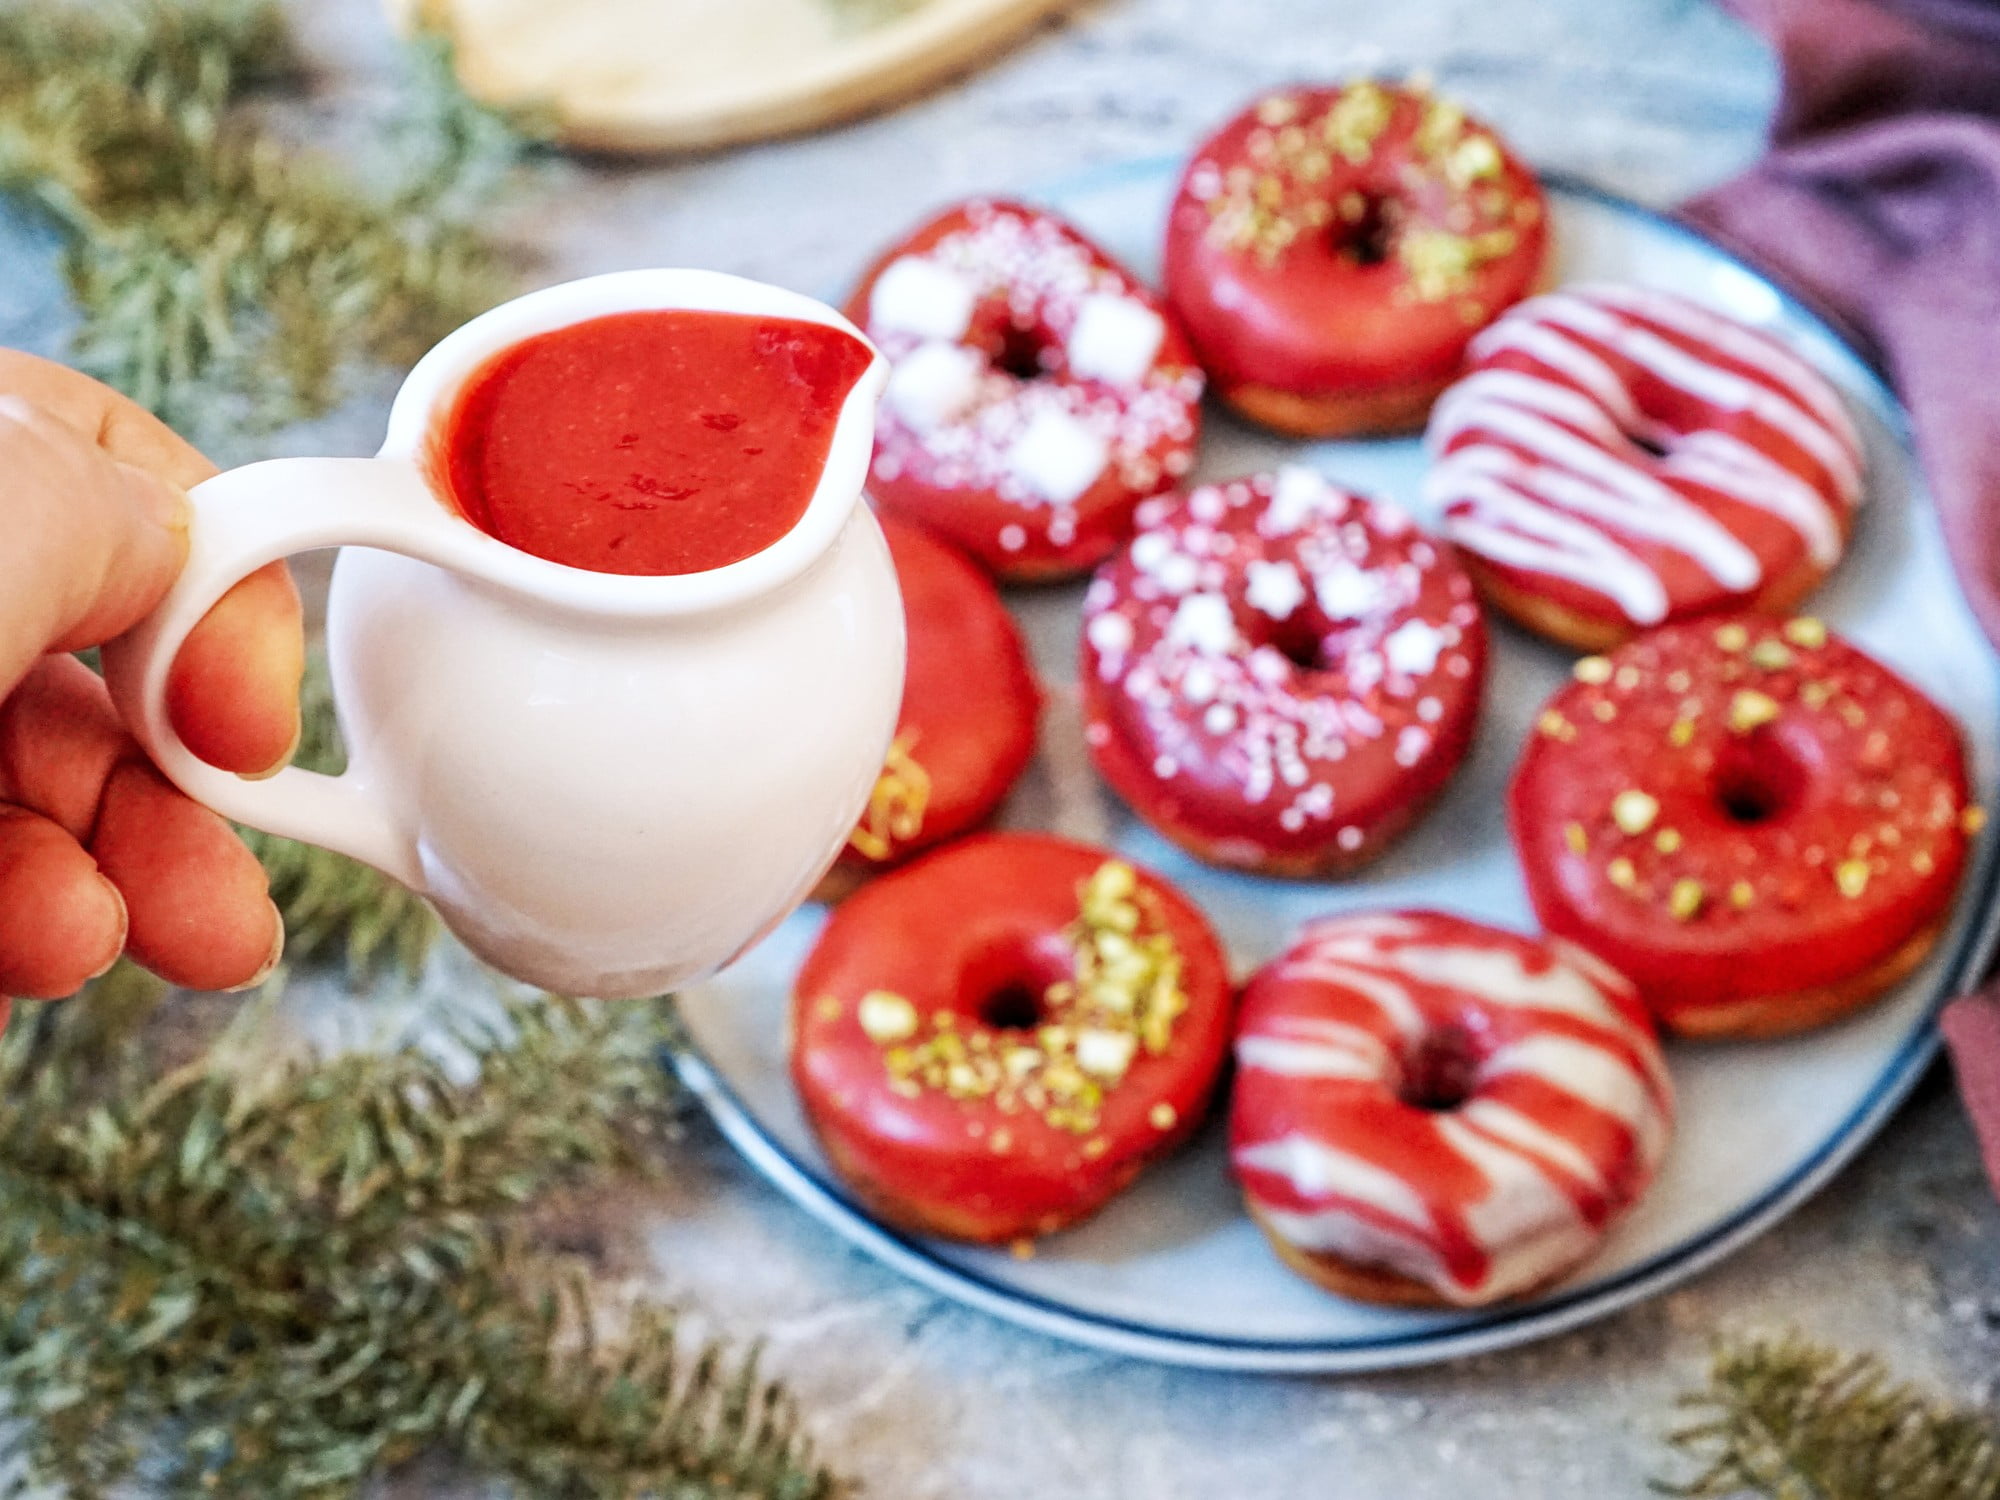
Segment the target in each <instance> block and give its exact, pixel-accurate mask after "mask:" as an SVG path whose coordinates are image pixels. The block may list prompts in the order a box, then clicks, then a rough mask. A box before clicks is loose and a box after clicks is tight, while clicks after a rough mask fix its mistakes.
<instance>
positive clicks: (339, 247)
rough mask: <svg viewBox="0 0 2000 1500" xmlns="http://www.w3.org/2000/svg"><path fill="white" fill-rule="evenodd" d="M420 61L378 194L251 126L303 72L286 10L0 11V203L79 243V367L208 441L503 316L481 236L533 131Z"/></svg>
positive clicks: (67, 2) (45, 3) (318, 408)
mask: <svg viewBox="0 0 2000 1500" xmlns="http://www.w3.org/2000/svg"><path fill="white" fill-rule="evenodd" d="M445 47H446V44H445V43H444V42H443V41H441V40H440V39H437V38H435V37H427V38H424V39H422V40H421V41H420V43H419V45H418V46H417V47H416V48H415V49H414V50H413V57H414V59H415V64H416V65H415V66H414V68H413V69H412V73H413V88H412V90H411V92H412V96H413V99H414V101H415V102H414V103H413V105H412V107H411V109H410V111H409V118H408V122H407V125H406V127H405V128H401V129H398V130H395V131H392V132H391V133H390V134H391V145H392V146H393V147H394V148H395V149H394V153H393V156H394V159H393V160H392V161H391V163H390V164H389V166H388V168H387V172H386V175H387V177H388V179H389V182H388V186H387V187H386V188H385V189H382V190H378V191H372V192H371V191H368V190H366V189H364V188H363V187H361V186H359V185H357V184H356V183H355V182H354V181H352V180H351V179H350V178H349V177H348V176H347V175H346V174H345V173H343V172H341V171H339V170H337V169H336V168H335V167H334V166H333V164H332V163H330V162H329V161H327V160H325V159H324V158H322V157H320V156H319V155H317V154H314V153H311V152H306V151H301V150H299V149H296V148H294V147H291V146H289V145H288V144H286V143H284V142H283V141H281V140H280V139H279V138H278V137H276V136H275V135H274V134H272V133H271V132H270V131H269V130H267V129H266V128H264V127H263V126H262V125H261V124H260V123H259V122H258V120H257V119H256V117H255V114H254V112H246V111H245V110H243V109H242V108H240V107H239V106H240V105H241V104H242V103H243V102H244V101H245V100H246V99H247V98H249V97H250V96H251V95H252V94H253V93H254V91H255V90H256V88H257V87H258V86H260V85H262V84H264V83H266V82H268V81H270V80H271V79H272V78H273V77H275V76H278V75H281V74H283V73H284V72H286V71H287V70H289V69H291V68H292V67H294V66H295V64H294V62H293V58H292V52H291V48H290V43H289V39H288V34H287V32H286V30H285V27H284V24H283V19H282V15H281V13H280V11H279V9H278V7H277V6H276V4H275V3H274V0H95V3H89V4H85V3H82V0H35V3H27V4H14V5H8V6H0V192H5V193H8V194H11V195H13V196H15V197H17V198H19V199H22V200H24V201H28V202H31V203H33V204H35V205H38V206H39V207H40V209H41V210H42V211H43V213H44V214H45V215H46V217H47V218H48V219H49V220H50V221H51V222H52V223H53V224H55V225H56V227H57V228H58V230H59V231H60V233H61V235H62V237H63V241H64V251H63V267H64V271H65V273H66V275H67V278H68V281H69V284H70V287H71V290H72V293H73V295H74V298H75V301H76V304H77V308H78V311H79V313H80V317H81V321H80V326H79V328H78V330H77V333H76V335H75V340H74V344H73V348H72V356H73V358H74V359H75V360H76V362H77V363H79V364H80V365H82V366H83V367H84V368H86V369H89V370H90V371H91V372H92V373H93V374H96V375H98V376H100V377H102V378H103V379H105V380H107V381H108V382H109V383H111V384H113V385H115V386H117V387H118V388H119V389H121V390H123V391H125V392H126V393H128V394H129V395H131V396H132V397H133V398H134V399H136V400H138V401H139V402H141V403H142V404H143V405H145V406H148V407H150V408H151V409H152V410H154V411H156V412H157V413H159V414H160V415H161V416H162V417H164V418H165V419H166V420H167V421H168V422H170V423H171V424H173V425H175V426H177V427H179V428H181V429H182V430H183V431H184V432H185V433H187V435H188V436H190V437H191V438H193V439H195V440H196V441H198V442H203V441H207V442H213V441H216V440H218V439H220V438H223V437H225V436H231V437H233V436H236V435H239V434H241V433H242V432H243V431H244V430H245V429H246V428H247V429H252V430H254V429H258V428H265V427H269V426H272V425H275V424H277V423H280V422H283V421H287V420H291V419H294V418H298V417H303V416H310V415H316V414H318V413H320V412H323V411H325V410H326V409H327V408H328V407H329V406H330V405H331V404H332V403H333V401H334V400H335V399H336V397H337V396H338V394H339V389H340V381H341V377H342V375H343V374H344V373H345V372H346V371H347V370H348V369H349V368H350V367H351V366H352V365H353V364H354V363H355V362H357V361H367V360H379V361H385V362H391V363H401V362H407V361H408V360H410V359H412V358H414V357H415V356H416V355H417V354H418V353H420V352H421V351H422V350H423V349H424V348H425V347H427V346H428V345H429V344H430V343H432V342H434V341H435V340H436V339H437V337H438V336H440V335H441V334H442V333H444V332H446V331H448V330H449V329H451V328H452V327H455V326H456V325H457V324H458V323H460V322H462V321H464V320H465V319H466V318H467V317H469V316H471V315H472V314H474V313H476V312H479V311H481V310H483V309H484V308H486V307H488V306H490V305H492V303H494V302H495V301H497V300H499V299H500V297H501V296H502V295H504V292H505V285H506V277H505V273H504V270H503V267H502V265H501V261H500V257H499V255H498V252H497V251H496V250H495V248H494V247H493V246H492V245H491V244H490V243H489V241H488V240H487V238H486V237H485V236H484V235H483V234H482V233H481V232H480V231H479V230H478V229H477V228H475V227H474V226H473V224H472V223H471V222H470V218H469V215H470V214H471V212H472V211H473V209H475V208H476V207H478V206H480V205H482V204H483V203H484V202H485V201H486V200H487V198H488V197H489V196H490V194H491V192H492V190H493V189H494V188H495V187H496V186H497V185H498V184H499V183H500V182H501V181H502V180H504V178H505V175H506V172H507V169H508V168H509V167H510V166H511V165H512V164H513V163H514V162H515V161H516V160H518V159H519V157H520V154H521V152H522V149H523V145H524V136H523V134H522V133H521V131H519V130H517V129H515V128H513V127H512V126H511V125H510V124H508V123H507V122H505V121H503V120H502V119H501V118H500V117H499V116H497V115H494V114H493V113H492V112H490V111H487V110H485V109H484V108H483V107H482V106H479V105H477V104H474V103H473V102H472V101H470V100H468V99H466V98H465V96H464V95H463V94H462V93H461V92H460V91H459V90H458V89H457V87H456V85H455V84H454V83H452V82H451V81H450V68H449V66H448V63H446V62H443V61H442V59H443V56H444V51H445Z"/></svg>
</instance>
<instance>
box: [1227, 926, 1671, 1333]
mask: <svg viewBox="0 0 2000 1500" xmlns="http://www.w3.org/2000/svg"><path fill="white" fill-rule="evenodd" d="M1236 1062H1237V1068H1238V1072H1237V1076H1236V1084H1235V1093H1234V1102H1233V1104H1232V1107H1231V1117H1230V1158H1231V1161H1232V1163H1233V1164H1234V1166H1235V1169H1236V1173H1237V1176H1238V1177H1239V1178H1240V1179H1241V1180H1242V1183H1243V1190H1244V1192H1245V1194H1246V1195H1247V1196H1248V1198H1249V1201H1250V1206H1251V1208H1252V1209H1253V1210H1254V1211H1255V1213H1256V1215H1257V1218H1258V1220H1259V1222H1260V1223H1261V1224H1262V1225H1263V1227H1264V1229H1265V1232H1266V1233H1268V1234H1270V1235H1271V1236H1272V1238H1273V1240H1274V1241H1275V1242H1276V1243H1277V1245H1278V1246H1279V1248H1280V1250H1281V1251H1283V1252H1284V1254H1285V1255H1286V1258H1287V1259H1288V1260H1289V1261H1291V1262H1293V1263H1294V1264H1295V1265H1297V1267H1298V1269H1300V1270H1301V1271H1303V1272H1304V1273H1305V1274H1307V1275H1308V1276H1311V1277H1312V1278H1313V1279H1314V1280H1321V1281H1326V1282H1328V1284H1330V1285H1333V1286H1334V1287H1335V1289H1337V1290H1346V1291H1348V1292H1350V1293H1351V1294H1360V1295H1371V1294H1372V1295H1374V1297H1375V1300H1396V1301H1425V1302H1440V1303H1450V1304H1455V1305H1458V1306H1471V1305H1475V1304H1479V1303H1485V1302H1492V1301H1496V1300H1498V1299H1499V1298H1502V1297H1508V1296H1515V1295H1518V1294H1520V1293H1522V1292H1526V1291H1530V1290H1532V1289H1533V1288H1535V1287H1537V1286H1541V1285H1544V1284H1546V1283H1547V1282H1548V1281H1550V1280H1551V1279H1553V1278H1554V1277H1556V1276H1558V1275H1560V1274H1562V1272H1564V1271H1566V1270H1568V1269H1569V1268H1570V1267H1572V1266H1574V1265H1576V1264H1577V1263H1578V1262H1579V1261H1581V1260H1582V1259H1584V1257H1586V1256H1587V1255H1589V1254H1590V1253H1591V1251H1592V1250H1594V1249H1595V1248H1596V1247H1597V1245H1598V1243H1599V1242H1600V1241H1601V1240H1602V1238H1603V1236H1604V1234H1605V1232H1606V1231H1607V1230H1608V1229H1609V1228H1610V1226H1611V1224H1612V1223H1613V1222H1614V1221H1615V1220H1616V1219H1617V1218H1618V1217H1619V1216H1620V1215H1622V1214H1623V1213H1624V1212H1625V1211H1626V1210H1627V1209H1629V1208H1630V1207H1631V1206H1632V1205H1633V1204H1634V1203H1635V1202H1637V1201H1638V1199H1639V1197H1640V1196H1641V1195H1642V1194H1643V1193H1644V1192H1645V1190H1646V1188H1647V1186H1648V1185H1649V1184H1650V1183H1651V1182H1652V1180H1653V1174H1654V1172H1655V1170H1656V1169H1657V1168H1658V1167H1659V1164H1660V1158H1661V1156H1662V1155H1663V1154H1664V1153H1665V1151H1666V1147H1667V1141H1668V1138H1669V1136H1670V1135H1671V1133H1672V1126H1673V1092H1672V1088H1671V1085H1670V1084H1669V1083H1668V1080H1667V1070H1666V1064H1665V1062H1664V1060H1663V1059H1662V1058H1661V1056H1660V1049H1659V1044H1658V1043H1657V1042H1656V1041H1655V1040H1654V1038H1653V1030H1652V1026H1651V1024H1650V1023H1649V1022H1648V1021H1647V1019H1646V1014H1645V1011H1644V1010H1643V1009H1642V1008H1641V1007H1640V1005H1639V1003H1638V999H1637V997H1636V996H1635V995H1634V994H1633V992H1632V989H1631V986H1630V985H1628V984H1627V983H1626V982H1625V981H1624V980H1623V979H1622V978H1620V977H1619V976H1618V975H1617V974H1615V973H1612V972H1610V971H1609V970H1607V969H1605V968H1604V967H1603V966H1602V965H1600V964H1598V963H1596V962H1595V961H1594V960H1592V959H1591V958H1590V957H1589V955H1587V954H1583V955H1577V954H1574V953H1562V952H1558V951H1557V950H1556V947H1555V946H1554V945H1551V944H1548V943H1544V942H1542V941H1540V940H1538V939H1535V938H1528V937H1523V936H1521V935H1520V934H1518V933H1513V932H1505V931H1502V930H1500V929H1498V928H1493V927H1485V926H1482V925H1480V924H1479V923H1477V922H1469V921H1467V920H1465V919H1464V918H1463V917H1455V916H1448V915H1445V914H1444V913H1441V912H1423V911H1402V912H1358V913H1354V914H1351V915H1348V916H1340V917H1330V918H1328V919H1326V920H1324V921H1320V922H1315V923H1313V924H1312V925H1311V926H1309V927H1308V928H1307V929H1306V930H1305V932H1304V933H1303V934H1302V935H1301V937H1300V939H1299V941H1298V942H1297V943H1296V944H1294V945H1293V947H1292V948H1291V949H1290V951H1288V952H1287V953H1285V954H1284V955H1283V956H1281V957H1279V958H1277V959H1275V960H1273V961H1272V962H1271V963H1269V964H1267V965H1265V967H1264V968H1262V969H1260V970H1259V971H1258V972H1257V973H1256V975H1255V976H1253V977H1252V979H1251V981H1250V984H1249V987H1248V988H1247V989H1246V990H1245V991H1244V994H1243V1008H1242V1014H1241V1016H1240V1018H1239V1020H1238V1025H1237V1036H1236ZM1384 1276H1386V1277H1388V1278H1390V1283H1389V1284H1388V1285H1386V1286H1385V1285H1383V1284H1382V1281H1381V1279H1380V1278H1382V1277H1384ZM1354 1278H1365V1279H1363V1280H1362V1281H1361V1284H1360V1285H1359V1286H1356V1285H1354V1284H1353V1279H1354Z"/></svg>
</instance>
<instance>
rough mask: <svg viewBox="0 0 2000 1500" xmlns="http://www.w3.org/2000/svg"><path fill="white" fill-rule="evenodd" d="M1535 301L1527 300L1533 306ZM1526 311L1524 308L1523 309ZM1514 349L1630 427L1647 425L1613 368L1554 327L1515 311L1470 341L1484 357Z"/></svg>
mask: <svg viewBox="0 0 2000 1500" xmlns="http://www.w3.org/2000/svg"><path fill="white" fill-rule="evenodd" d="M1534 305H1535V304H1534V303H1532V302H1531V303H1529V304H1528V307H1530V308H1532V307H1533V306H1534ZM1524 311H1525V310H1524ZM1505 349H1515V350H1518V351H1520V352H1521V353H1522V354H1525V355H1527V356H1528V357H1529V358H1530V359H1535V360H1539V361H1540V362H1541V363H1542V364H1545V365H1547V366H1548V367H1549V368H1550V369H1551V370H1554V371H1555V372H1556V373H1557V374H1558V375H1565V376H1567V377H1568V378H1569V379H1571V380H1573V381H1575V382H1576V383H1577V384H1578V385H1580V386H1582V387H1583V388H1584V390H1586V391H1588V392H1589V393H1590V394H1591V395H1593V396H1595V397H1596V398H1597V402H1598V405H1600V406H1602V407H1603V408H1604V409H1605V410H1606V411H1608V412H1610V413H1611V414H1612V415H1613V416H1614V417H1616V418H1617V419H1618V420H1619V421H1620V422H1623V423H1624V424H1625V425H1626V426H1627V427H1629V428H1642V427H1644V426H1646V425H1649V424H1647V423H1645V422H1644V421H1643V419H1642V418H1641V417H1640V414H1639V408H1638V407H1637V406H1636V405H1634V404H1633V401H1632V393H1631V392H1630V391H1628V390H1627V389H1626V388H1625V384H1624V382H1623V381H1621V380H1620V379H1619V378H1618V374H1617V372H1616V371H1615V370H1613V369H1612V368H1611V366H1609V365H1608V364H1606V363H1605V362H1604V361H1603V360H1601V359H1599V358H1598V357H1597V356H1596V355H1595V354H1593V353H1591V352H1590V350H1588V349H1586V348H1584V347H1583V345H1581V344H1579V343H1577V342H1576V340H1574V339H1572V338H1569V337H1567V336H1566V335H1564V334H1563V333H1561V332H1559V331H1558V330H1556V329H1554V328H1549V327H1547V326H1545V325H1543V324H1541V323H1537V322H1535V321H1534V320H1533V319H1532V318H1529V317H1526V316H1523V315H1521V314H1516V315H1515V316H1512V317H1506V318H1502V319H1501V320H1500V321H1499V322H1497V323H1495V324H1493V325H1492V327H1490V328H1488V329H1487V330H1486V331H1485V332H1484V333H1482V334H1480V335H1479V337H1478V338H1476V339H1474V340H1473V341H1472V351H1471V352H1472V357H1473V358H1474V359H1486V358H1488V357H1490V356H1492V355H1495V354H1498V353H1500V352H1501V351H1502V350H1505Z"/></svg>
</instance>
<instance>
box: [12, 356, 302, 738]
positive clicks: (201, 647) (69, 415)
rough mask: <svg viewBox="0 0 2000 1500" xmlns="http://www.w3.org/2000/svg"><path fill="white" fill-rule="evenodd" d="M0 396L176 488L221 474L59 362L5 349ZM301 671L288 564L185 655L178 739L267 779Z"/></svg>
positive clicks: (239, 592) (244, 588) (162, 427)
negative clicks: (14, 398)
mask: <svg viewBox="0 0 2000 1500" xmlns="http://www.w3.org/2000/svg"><path fill="white" fill-rule="evenodd" d="M0 393H7V394H12V395H17V396H20V397H22V398H23V399H25V400H27V401H29V402H31V403H32V404H33V405H35V406H36V407H37V408H39V409H40V410H41V411H43V412H45V413H47V414H48V415H50V416H53V417H55V418H57V419H58V420H60V421H61V422H63V423H64V424H65V425H66V426H68V427H70V428H72V429H73V430H75V431H76V432H77V433H79V434H81V435H82V436H83V437H85V438H87V439H88V440H89V441H91V442H93V443H95V444H96V446H97V447H98V448H100V449H101V450H103V451H104V452H105V453H106V454H108V455H109V456H110V457H112V458H114V459H116V460H117V461H119V462H120V463H123V464H127V465H129V466H130V467H132V468H135V469H141V470H144V471H145V472H147V473H150V474H153V475H156V476H158V477H159V478H161V479H164V480H166V481H167V482H168V483H169V484H172V485H174V486H176V487H178V488H180V489H188V488H191V487H193V486H194V485H197V484H199V483H200V482H201V481H202V480H204V479H207V478H210V477H211V476H212V475H214V474H215V472H216V468H215V465H214V464H213V463H211V462H209V460H208V458H207V457H206V456H205V455H204V454H203V453H201V451H200V450H199V449H197V448H195V447H194V446H193V445H192V444H191V443H189V442H187V441H186V440H185V439H183V438H182V437H181V436H180V435H179V434H178V433H176V432H175V431H174V430H173V429H172V428H171V427H169V426H167V424H166V423H164V422H162V421H161V420H160V419H159V418H158V417H156V416H154V415H153V414H152V413H151V412H149V411H147V410H146V409H145V408H144V407H142V406H140V405H139V404H138V403H137V402H134V401H132V400H130V399H128V398H127V397H125V396H122V395H120V394H119V393H118V392H117V391H114V390H112V389H111V388H110V387H109V386H107V385H104V384H102V383H100V382H98V381H96V380H93V379H91V378H90V377H89V376H88V375H85V374H83V373H81V372H80V371H77V370H72V369H70V368H69V367H68V366H66V365H60V364H57V363H55V362H54V361H53V360H46V359H41V358H38V357H36V356H35V355H32V354H25V353H22V352H21V351H20V350H16V349H0ZM304 672H305V642H304V627H303V622H302V612H301V609H300V606H299V598H298V592H297V590H296V589H294V588H293V586H292V581H291V574H290V573H289V572H288V571H287V570H286V568H285V566H284V564H283V563H273V564H271V565H270V566H269V567H267V568H263V569H260V570H259V571H258V572H256V573H253V574H251V575H250V576H249V577H248V578H246V579H244V580H243V581H242V582H241V583H239V584H238V585H237V586H236V587H235V588H233V589H231V590H230V591H229V593H227V594H226V595H224V596H223V598H222V599H221V601H220V602H219V603H218V604H217V605H216V606H215V608H214V609H213V610H211V611H210V612H209V614H208V616H207V618H205V619H204V620H203V621H202V622H201V623H200V624H199V625H197V626H196V627H195V629H194V630H193V632H192V633H191V634H190V635H189V636H188V639H187V643H186V644H185V645H184V646H183V647H182V648H181V653H180V655H179V657H178V658H176V660H175V662H174V666H173V671H172V673H171V675H170V677H169V680H168V686H167V701H168V708H169V712H170V714H171V716H172V718H173V722H174V729H175V732H176V733H178V734H179V735H180V737H181V739H182V740H183V741H184V742H185V743H186V744H187V747H188V748H189V749H190V750H192V751H193V752H194V753H195V754H196V755H198V756H200V757H201V758H202V759H203V760H206V761H208V762H210V763H211V764H213V765H217V766H220V767H222V768H223V769H224V770H228V771H236V772H239V773H242V774H246V775H258V774H263V773H266V772H269V771H271V770H273V769H275V768H276V767H278V766H280V765H282V764H284V763H285V762H286V761H287V760H289V759H290V758H291V754H292V751H293V749H294V748H295V746H296V745H297V742H298V736H299V708H298V695H299V682H300V679H301V678H302V676H303V675H304Z"/></svg>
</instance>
